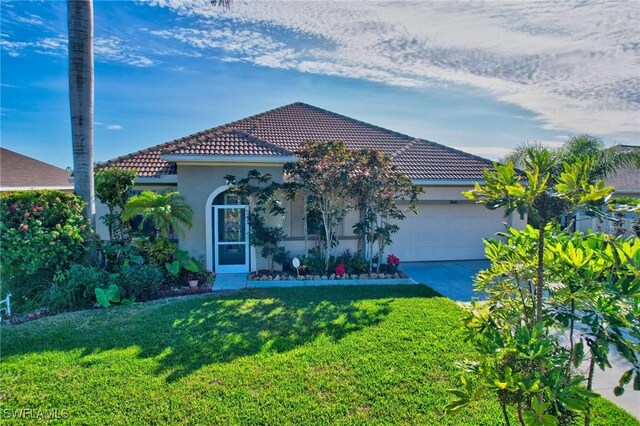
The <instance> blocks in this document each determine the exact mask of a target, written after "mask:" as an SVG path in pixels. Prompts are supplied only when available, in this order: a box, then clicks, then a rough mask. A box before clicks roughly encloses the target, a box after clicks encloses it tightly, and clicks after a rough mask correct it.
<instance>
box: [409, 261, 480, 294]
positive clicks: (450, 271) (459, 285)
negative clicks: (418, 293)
mask: <svg viewBox="0 0 640 426" xmlns="http://www.w3.org/2000/svg"><path fill="white" fill-rule="evenodd" d="M487 267H489V261H488V260H453V261H447V262H407V263H403V264H402V265H400V269H402V271H403V272H404V273H405V274H407V275H409V276H410V277H411V278H413V279H414V280H415V281H417V282H419V283H421V284H425V285H428V286H429V287H431V288H432V289H434V290H435V291H437V292H438V293H440V294H442V295H443V296H446V297H448V298H449V299H453V300H457V301H461V302H469V301H470V300H471V298H472V297H473V298H476V299H480V298H481V295H480V294H478V293H476V292H474V291H473V278H474V277H475V275H476V274H477V273H478V272H479V271H480V270H482V269H485V268H487Z"/></svg>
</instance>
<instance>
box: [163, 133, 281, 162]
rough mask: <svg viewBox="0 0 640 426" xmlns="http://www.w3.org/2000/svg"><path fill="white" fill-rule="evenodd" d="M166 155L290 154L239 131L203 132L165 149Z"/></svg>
mask: <svg viewBox="0 0 640 426" xmlns="http://www.w3.org/2000/svg"><path fill="white" fill-rule="evenodd" d="M165 153H166V154H184V155H268V156H271V155H273V156H276V155H277V156H290V155H292V154H291V152H289V151H287V150H286V149H284V148H280V147H279V146H277V145H273V144H270V143H268V142H265V141H263V140H260V139H257V138H254V137H253V136H251V135H248V134H246V133H244V132H241V131H240V130H235V129H234V130H222V131H218V132H204V133H203V134H201V135H199V136H196V137H194V138H192V139H190V140H187V141H185V142H182V143H179V144H178V146H176V147H174V148H170V149H167V150H166V151H165Z"/></svg>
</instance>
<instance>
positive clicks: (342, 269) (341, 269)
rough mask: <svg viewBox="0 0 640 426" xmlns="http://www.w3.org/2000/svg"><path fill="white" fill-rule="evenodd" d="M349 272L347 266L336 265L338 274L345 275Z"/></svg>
mask: <svg viewBox="0 0 640 426" xmlns="http://www.w3.org/2000/svg"><path fill="white" fill-rule="evenodd" d="M345 272H347V267H346V266H344V265H342V264H340V265H338V266H336V275H344V274H345Z"/></svg>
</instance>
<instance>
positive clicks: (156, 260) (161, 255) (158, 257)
mask: <svg viewBox="0 0 640 426" xmlns="http://www.w3.org/2000/svg"><path fill="white" fill-rule="evenodd" d="M135 245H136V247H138V250H139V251H140V254H141V255H142V257H143V258H144V260H145V262H147V263H150V264H152V265H158V266H161V267H162V266H164V264H165V263H170V262H172V261H173V257H174V255H175V252H176V250H177V249H178V248H177V246H176V244H175V243H174V242H172V241H170V240H168V239H166V238H157V239H156V240H155V241H150V240H148V239H146V238H143V239H140V240H139V241H135Z"/></svg>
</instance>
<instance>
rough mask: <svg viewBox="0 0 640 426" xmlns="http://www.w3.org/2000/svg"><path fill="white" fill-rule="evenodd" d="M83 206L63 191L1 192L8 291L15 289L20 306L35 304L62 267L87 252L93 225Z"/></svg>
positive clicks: (0, 255)
mask: <svg viewBox="0 0 640 426" xmlns="http://www.w3.org/2000/svg"><path fill="white" fill-rule="evenodd" d="M84 205H85V203H84V201H82V200H81V199H80V198H79V197H77V196H76V195H72V194H65V193H63V192H60V191H15V192H7V193H2V194H0V216H1V217H2V222H1V224H0V234H1V236H0V264H2V280H3V293H6V292H11V293H13V295H14V301H15V307H16V308H17V310H20V305H25V306H27V305H32V304H33V300H32V298H33V297H35V296H36V294H37V293H42V292H43V289H46V287H47V286H48V285H50V284H51V283H52V282H53V278H54V274H55V273H56V272H57V271H65V270H67V269H68V268H69V266H70V265H72V264H74V263H78V262H80V261H81V260H82V258H83V257H84V256H85V255H86V253H87V248H86V244H85V241H86V240H87V238H88V237H89V236H90V233H91V229H90V227H89V226H87V225H88V223H87V221H86V220H85V219H84V217H83V216H82V212H83V210H84ZM52 292H55V290H52Z"/></svg>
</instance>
